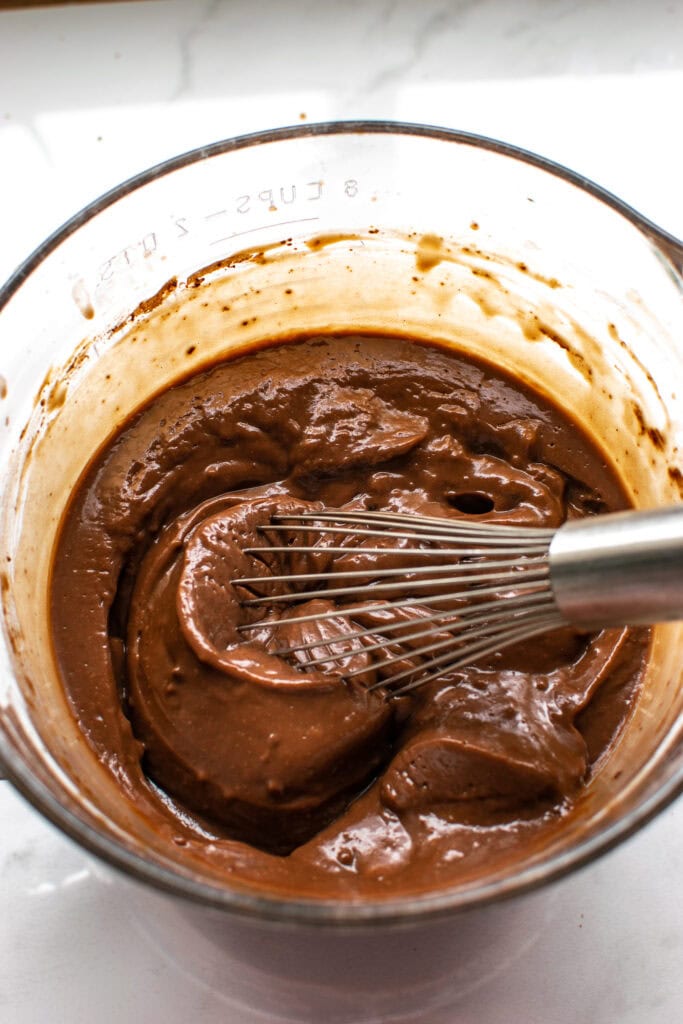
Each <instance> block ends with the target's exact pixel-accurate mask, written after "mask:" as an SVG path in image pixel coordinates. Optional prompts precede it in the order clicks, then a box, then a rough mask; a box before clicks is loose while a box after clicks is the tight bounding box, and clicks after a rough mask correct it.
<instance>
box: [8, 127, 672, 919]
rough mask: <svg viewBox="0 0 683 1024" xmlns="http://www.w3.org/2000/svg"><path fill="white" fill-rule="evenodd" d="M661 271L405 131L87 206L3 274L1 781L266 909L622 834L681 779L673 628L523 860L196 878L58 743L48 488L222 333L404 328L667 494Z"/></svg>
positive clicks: (250, 146) (565, 851) (511, 175)
mask: <svg viewBox="0 0 683 1024" xmlns="http://www.w3.org/2000/svg"><path fill="white" fill-rule="evenodd" d="M201 268H209V269H207V270H205V271H204V272H203V273H202V274H199V275H197V272H198V271H199V270H200V269H201ZM682 273H683V247H682V246H681V244H680V243H679V242H677V241H676V240H675V239H673V238H672V237H670V236H669V235H667V234H666V233H665V232H663V231H661V230H660V229H659V228H657V227H656V226H654V225H653V224H651V223H649V222H647V221H646V220H644V219H643V218H642V217H640V216H639V215H638V214H637V213H636V212H635V211H633V210H632V209H630V208H629V207H627V206H626V205H625V204H623V203H621V202H620V201H619V200H618V199H616V198H615V197H613V196H611V195H610V194H608V193H606V192H604V191H603V190H602V189H600V188H598V187H597V186H595V185H593V184H592V183H590V182H588V181H586V180H585V179H583V178H581V177H579V176H578V175H575V174H573V173H572V172H570V171H568V170H566V169H565V168H563V167H560V166H557V165H555V164H552V163H550V162H548V161H546V160H543V159H541V158H539V157H537V156H534V155H532V154H529V153H525V152H522V151H520V150H517V149H515V148H514V147H511V146H506V145H503V144H500V143H497V142H493V141H491V140H488V139H484V138H480V137H476V136H471V135H465V134H463V133H458V132H453V131H446V130H441V129H435V128H428V127H424V126H416V125H401V124H388V123H375V122H370V123H337V124H321V125H311V126H303V127H298V128H291V129H284V130H278V131H273V132H266V133H261V134H258V135H251V136H246V137H243V138H239V139H232V140H228V141H225V142H219V143H216V144H215V145H212V146H209V147H206V148H202V149H200V150H196V151H194V152H191V153H187V154H185V155H183V156H179V157H177V158H175V159H173V160H170V161H168V162H166V163H164V164H161V165H160V166H158V167H154V168H152V169H151V170H149V171H146V172H144V173H143V174H141V175H139V176H138V177H136V178H134V179H132V180H131V181H128V182H126V183H124V184H123V185H121V186H119V187H118V188H116V189H114V190H113V191H112V192H110V193H109V194H107V195H105V196H103V197H102V198H101V199H98V200H97V201H96V202H94V203H92V204H91V205H90V206H88V207H87V208H86V209H85V210H83V211H82V212H81V213H79V214H78V215H77V216H75V217H74V218H73V219H72V220H71V221H69V222H68V223H67V224H65V225H64V227H63V228H61V229H60V230H59V231H58V232H57V233H56V234H55V235H53V236H52V237H51V238H49V239H48V240H47V241H46V242H45V243H44V244H43V245H42V246H41V247H40V248H39V249H38V250H37V251H36V252H35V253H34V254H33V255H31V256H30V257H29V258H28V259H27V260H26V262H25V263H24V264H23V265H22V266H21V267H20V268H19V269H18V271H17V272H16V274H15V275H14V276H13V277H12V278H11V279H10V280H9V281H8V282H7V284H6V285H5V287H4V288H3V289H2V291H1V292H0V374H1V375H2V378H3V379H2V381H1V382H0V383H1V384H2V393H3V395H4V398H3V405H4V415H3V418H2V423H1V424H0V444H1V453H2V455H1V459H2V462H1V466H2V469H1V472H2V483H3V494H4V502H3V509H2V522H1V524H0V530H1V535H2V552H1V556H0V557H1V558H2V593H3V622H4V628H3V631H2V638H1V640H0V668H1V671H0V761H1V763H2V766H3V768H4V771H5V773H6V775H7V776H8V777H9V778H10V779H11V780H12V782H13V783H14V784H15V785H16V787H17V788H18V789H19V790H20V791H21V792H22V793H23V794H24V795H25V796H26V797H27V798H28V799H29V800H30V801H31V802H32V803H33V805H34V806H35V807H36V808H37V809H38V810H39V811H40V812H41V813H43V814H44V815H45V816H46V817H47V818H49V819H50V820H51V821H53V822H54V823H56V824H57V825H58V826H59V827H60V828H61V829H63V830H64V831H65V832H66V833H68V834H69V835H70V836H72V837H73V838H74V839H76V840H77V841H78V842H79V843H81V844H82V845H83V846H84V847H86V848H87V849H89V850H91V851H93V852H94V853H96V854H98V855H99V856H100V857H101V858H104V860H106V861H108V862H110V863H111V864H113V865H115V866H116V867H118V868H119V869H122V870H123V871H124V872H126V873H128V874H129V875H131V876H133V877H134V878H136V879H138V880H141V881H143V882H145V883H149V884H150V885H151V886H154V887H157V888H160V889H162V890H165V891H167V892H170V893H174V894H177V895H179V896H184V897H189V898H191V899H192V900H194V901H197V902H199V903H203V904H208V905H211V906H213V907H217V908H221V909H224V910H227V911H232V912H235V913H241V914H247V915H251V916H254V917H257V918H260V919H265V920H269V921H278V920H279V921H298V922H308V923H315V922H318V923H321V922H343V923H345V924H347V925H349V924H353V923H358V922H366V923H368V922H372V923H375V922H397V921H401V922H406V921H422V920H425V919H426V918H429V917H431V916H432V915H435V914H442V913H444V912H446V911H452V910H454V909H456V908H464V907H471V906H475V905H481V904H483V903H486V902H490V901H493V900H498V899H500V898H502V897H505V896H509V895H511V894H513V893H519V892H522V891H523V890H526V889H529V888H530V887H533V886H538V885H539V884H540V883H544V882H547V881H548V880H549V879H552V878H555V877H556V876H558V875H560V874H562V873H564V872H567V871H568V870H570V869H572V868H575V867H576V866H577V865H579V864H582V863H584V862H586V861H587V860H589V859H590V858H592V857H595V856H596V855H597V854H598V853H600V852H601V851H604V850H605V849H607V848H608V847H610V846H612V845H613V844H615V843H616V842H618V841H619V840H621V839H623V838H624V837H625V836H627V835H628V834H629V833H631V832H633V831H634V829H636V828H638V827H639V826H640V825H641V824H642V823H643V822H645V821H646V820H647V819H648V818H649V817H650V816H651V815H653V814H654V813H655V812H656V811H657V810H658V809H659V808H661V807H662V806H664V805H665V804H666V803H667V802H668V801H670V800H671V799H672V798H673V797H674V796H675V794H676V793H677V792H678V791H679V790H680V789H681V786H682V785H683V743H682V740H683V717H682V716H681V708H682V706H683V685H681V684H682V676H683V658H682V657H681V652H683V627H682V626H681V625H678V624H670V625H667V626H663V627H661V628H660V627H658V628H657V630H656V635H655V643H654V647H653V656H652V662H651V666H650V670H649V674H648V678H647V682H646V686H645V688H644V691H643V694H642V696H641V698H640V700H639V703H638V706H637V708H636V709H635V712H634V715H633V718H632V720H631V722H630V724H629V727H628V729H627V730H626V731H625V733H624V735H623V737H622V739H621V741H620V743H619V744H618V747H617V749H616V750H615V751H614V753H613V755H612V756H611V757H610V759H609V761H608V763H607V764H606V765H605V766H603V767H602V769H601V770H600V771H599V772H598V773H597V774H596V776H595V778H594V779H593V780H592V782H591V784H590V785H589V786H588V788H587V790H586V793H585V795H584V797H583V799H582V801H581V806H580V808H579V812H578V813H577V814H576V815H575V816H574V817H573V818H572V819H571V821H570V822H568V825H567V828H566V829H565V831H564V832H563V834H562V836H561V837H559V838H556V839H553V841H552V842H551V843H550V844H549V845H548V846H547V848H546V849H544V850H543V851H542V852H541V853H536V854H534V855H533V856H530V858H529V859H528V861H525V862H524V863H521V864H520V865H519V866H518V867H517V868H515V870H514V871H513V872H509V871H508V872H504V873H502V874H498V875H495V874H494V875H491V876H490V877H488V876H487V877H483V878H481V879H480V880H479V881H477V882H470V883H468V884H467V885H462V886H457V885H455V886H450V887H449V888H447V889H445V890H441V891H437V892H431V893H428V894H426V895H422V896H417V897H411V898H409V897H404V898H400V899H399V898H397V899H392V898H388V899H387V900H385V901H382V902H377V903H362V904H358V903H353V902H348V903H345V902H343V901H342V902H322V903H321V902H315V901H305V900H300V899H297V898H296V897H293V898H292V899H281V898H274V897H272V896H269V895H268V894H267V893H256V892H253V891H249V890H247V889H244V888H240V887H239V884H236V883H234V882H232V881H231V880H229V879H224V880H221V879H217V878H215V877H209V876H206V877H205V876H201V875H199V874H197V873H196V871H194V870H192V869H190V868H189V867H188V866H187V865H186V864H184V863H183V859H182V854H181V852H179V853H178V856H177V857H175V858H174V857H172V856H171V855H169V854H168V852H167V851H164V850H163V849H162V848H161V847H160V846H159V844H158V843H157V842H156V840H155V838H154V836H151V835H149V834H147V833H146V831H145V828H144V825H143V824H141V823H140V822H138V821H137V820H136V818H135V816H134V815H133V814H131V812H130V810H129V808H128V807H127V806H126V803H125V801H124V800H122V798H121V794H120V793H119V791H118V790H117V787H116V784H115V781H114V780H113V778H112V777H111V775H109V774H108V773H107V771H106V770H105V768H104V767H103V766H102V765H100V764H98V762H97V761H96V760H95V758H94V756H93V755H92V754H91V753H90V752H89V750H87V749H86V748H85V745H84V744H83V743H82V742H79V737H78V731H77V726H76V724H75V722H74V721H73V718H72V716H71V714H70V712H69V710H68V708H67V706H66V702H65V699H64V696H63V694H62V691H61V689H60V686H59V682H58V680H57V678H56V674H55V669H54V665H53V663H52V655H51V650H50V643H49V631H48V622H47V599H46V594H47V589H48V581H49V570H50V559H51V552H52V547H53V544H54V539H55V535H56V531H57V529H58V526H59V521H60V517H61V514H62V511H63V509H64V506H65V503H66V501H67V499H68V494H69V490H70V488H71V487H72V486H73V484H74V483H75V481H76V480H77V479H78V476H79V474H80V472H81V471H82V469H83V467H84V465H85V463H86V461H87V460H88V458H89V456H90V454H91V453H92V451H93V450H94V449H95V448H96V447H97V446H98V445H99V444H100V443H102V442H103V441H104V439H105V438H106V437H107V436H109V435H110V433H111V431H112V430H113V429H114V428H115V426H116V424H117V423H118V422H120V421H121V420H122V419H123V418H125V416H126V415H127V414H128V413H129V412H130V411H131V410H132V409H134V408H135V407H136V406H138V405H140V404H141V403H142V402H143V401H144V400H145V399H146V398H147V397H149V396H150V395H151V394H153V393H154V392H155V391H157V390H158V389H159V388H161V387H163V386H164V385H165V384H166V383H168V382H169V381H170V380H173V379H174V378H175V377H177V376H178V375H179V374H180V373H187V372H188V371H189V370H192V369H195V368H197V367H199V366H201V365H203V363H205V362H209V361H211V360H212V359H215V358H216V356H217V355H219V354H220V352H221V351H235V350H237V349H238V348H240V347H242V346H244V345H249V344H253V343H254V342H256V341H258V340H259V338H275V337H279V336H281V337H285V336H286V335H287V334H288V333H291V332H292V331H295V330H297V329H298V330H302V331H303V330H316V329H325V328H328V327H335V326H344V327H347V328H348V327H350V326H353V327H356V328H363V327H367V328H370V329H372V328H381V329H387V330H392V331H397V332H399V333H408V334H411V333H413V334H415V333H417V334H419V335H422V336H427V337H438V338H440V339H441V340H443V341H446V342H447V343H449V344H452V345H454V346H456V347H460V348H464V349H466V350H470V351H472V352H474V353H475V354H477V355H479V356H483V357H484V358H487V359H489V360H492V361H494V362H497V363H500V364H501V365H503V366H505V367H507V368H508V369H509V370H511V371H512V372H514V373H517V374H518V375H520V376H522V377H524V378H525V379H527V380H529V381H531V382H532V383H533V384H534V385H535V386H537V387H539V388H541V389H543V390H545V391H546V392H547V393H549V394H550V395H551V396H554V397H555V398H556V399H558V400H560V401H562V402H564V403H565V404H568V405H570V406H571V408H572V410H573V412H574V415H575V416H576V417H577V419H578V420H579V421H580V422H582V423H583V424H584V425H585V426H586V427H587V428H588V429H590V430H592V431H593V432H594V433H595V434H596V435H597V436H599V437H600V438H601V440H602V443H603V444H604V447H605V449H606V451H607V453H608V454H609V457H610V458H611V459H612V461H613V462H614V464H615V466H616V467H617V469H618V470H619V472H620V473H621V474H622V476H623V477H624V479H625V481H626V483H627V486H628V487H629V489H630V491H631V494H632V497H633V500H634V503H635V504H636V505H638V506H641V507H645V506H652V505H657V504H665V503H668V502H672V501H679V500H680V499H681V483H682V480H683V476H682V474H681V460H680V450H681V445H682V444H683V420H682V415H681V408H682V405H681V400H680V396H681V395H683V280H682ZM193 275H195V276H194V277H193ZM212 277H222V278H224V281H225V289H226V294H229V296H230V302H229V303H226V306H228V305H229V306H230V308H231V312H230V314H229V316H228V317H227V319H226V320H225V321H224V322H223V325H222V328H221V330H217V329H214V327H215V325H214V327H212V326H211V325H210V324H207V325H205V326H204V327H203V326H202V323H201V318H199V319H198V320H197V321H196V323H195V328H196V329H195V334H194V335H193V338H194V342H193V344H194V347H192V346H191V345H188V344H187V338H186V337H183V336H182V332H178V331H176V333H175V334H174V333H173V332H171V333H167V335H166V336H165V338H164V341H163V344H162V342H160V341H158V340H157V341H156V342H155V343H154V344H150V345H148V346H147V347H145V344H144V339H145V329H146V324H147V323H148V322H149V318H150V317H157V319H158V318H159V317H160V316H162V315H163V314H164V313H165V312H166V311H167V310H168V309H171V306H172V303H173V302H174V301H175V295H176V293H177V291H178V289H180V290H181V291H182V293H183V294H184V295H186V296H187V295H189V293H190V292H191V290H192V287H193V285H200V284H201V281H202V280H208V279H210V278H212ZM285 285H287V286H288V287H284V286H285ZM198 291H201V289H198ZM152 297H154V298H152ZM169 304H170V305H169ZM169 315H170V319H171V320H173V314H172V313H171V314H169ZM162 333H163V332H162ZM190 349H192V351H189V350H190Z"/></svg>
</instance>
